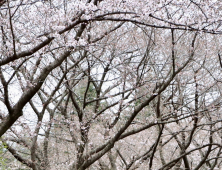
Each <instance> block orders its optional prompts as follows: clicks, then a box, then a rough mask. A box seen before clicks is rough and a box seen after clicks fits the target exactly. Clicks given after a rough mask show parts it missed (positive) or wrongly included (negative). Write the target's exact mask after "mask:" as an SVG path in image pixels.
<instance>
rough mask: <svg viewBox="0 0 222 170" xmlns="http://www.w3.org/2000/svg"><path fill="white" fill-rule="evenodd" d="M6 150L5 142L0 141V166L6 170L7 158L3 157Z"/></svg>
mask: <svg viewBox="0 0 222 170" xmlns="http://www.w3.org/2000/svg"><path fill="white" fill-rule="evenodd" d="M6 150H7V146H6V144H4V142H1V143H0V167H1V170H6V169H7V170H8V168H7V158H5V152H6Z"/></svg>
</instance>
